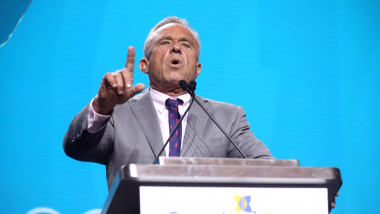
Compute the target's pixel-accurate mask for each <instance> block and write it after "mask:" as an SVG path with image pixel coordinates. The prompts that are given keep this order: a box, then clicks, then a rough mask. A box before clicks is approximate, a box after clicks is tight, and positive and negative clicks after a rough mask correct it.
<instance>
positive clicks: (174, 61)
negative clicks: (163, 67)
mask: <svg viewBox="0 0 380 214" xmlns="http://www.w3.org/2000/svg"><path fill="white" fill-rule="evenodd" d="M170 64H172V65H180V64H181V60H179V59H172V60H170Z"/></svg>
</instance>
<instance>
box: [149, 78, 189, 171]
mask: <svg viewBox="0 0 380 214" xmlns="http://www.w3.org/2000/svg"><path fill="white" fill-rule="evenodd" d="M178 84H179V85H180V86H181V88H182V89H183V87H186V88H188V84H187V82H186V81H185V80H180V81H179V83H178ZM184 90H185V89H184ZM185 91H187V90H185ZM187 92H188V93H189V94H190V96H191V101H190V105H189V107H187V109H186V111H185V113H183V115H182V116H181V118H180V119H179V120H178V123H177V124H176V125H175V126H174V129H173V130H172V132H171V133H170V136H169V137H168V139H167V140H166V142H165V144H164V146H163V147H162V148H161V150H160V152H159V153H158V155H157V156H156V159H154V162H153V164H159V158H160V156H161V154H162V152H163V151H164V150H165V148H166V146H167V145H168V143H169V142H170V138H172V137H173V135H174V133H175V132H176V131H177V129H178V127H179V124H181V122H182V120H183V118H185V115H186V114H187V112H188V111H189V109H190V108H191V106H192V105H193V103H194V97H195V96H194V91H193V92H192V93H190V92H189V91H187ZM181 137H182V136H181Z"/></svg>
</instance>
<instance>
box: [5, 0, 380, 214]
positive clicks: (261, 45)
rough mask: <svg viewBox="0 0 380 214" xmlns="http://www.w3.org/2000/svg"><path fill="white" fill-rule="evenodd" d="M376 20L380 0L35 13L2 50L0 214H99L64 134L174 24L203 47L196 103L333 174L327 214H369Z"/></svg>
mask: <svg viewBox="0 0 380 214" xmlns="http://www.w3.org/2000/svg"><path fill="white" fill-rule="evenodd" d="M2 11H4V8H3V10H2ZM8 12H9V13H11V12H10V11H8ZM379 14H380V1H378V0H372V1H371V0H361V1H359V0H345V1H341V0H336V1H331V0H320V1H303V0H290V1H258V0H247V1H241V0H237V1H203V0H192V1H172V0H168V1H149V0H148V1H102V2H100V1H98V2H97V1H95V2H94V1H89V0H85V1H77V0H64V1H33V2H32V3H31V5H30V7H29V9H28V10H27V11H26V14H25V16H24V17H23V19H22V21H21V22H20V24H19V25H18V27H17V29H16V31H15V32H14V34H13V37H12V38H11V39H10V40H9V41H8V43H7V44H5V45H4V46H2V47H1V48H0V72H1V82H0V102H1V105H0V109H1V118H2V122H1V123H0V130H1V143H0V168H1V176H0V185H1V188H0V189H1V194H0V212H1V213H9V214H11V213H15V214H18V213H28V214H32V213H61V214H72V213H79V214H83V213H86V214H90V213H98V212H99V209H101V208H102V206H103V203H104V201H105V199H106V196H107V193H108V192H107V185H106V177H105V167H104V166H103V165H98V164H94V163H85V162H78V161H75V160H73V159H70V158H68V157H66V156H65V154H64V152H63V149H62V139H63V136H64V134H65V132H66V130H67V128H68V125H69V123H70V121H71V120H72V118H73V117H74V116H75V114H76V113H77V112H78V111H80V110H81V109H82V108H83V107H84V106H85V105H86V104H87V103H88V102H89V101H90V100H91V99H92V98H93V97H94V95H95V94H96V93H97V90H98V86H99V84H100V81H101V78H102V76H103V75H104V74H105V73H106V72H112V71H114V70H116V69H120V68H122V67H123V66H124V63H125V59H126V54H127V48H128V46H130V45H132V46H134V47H135V48H136V60H139V59H140V58H142V57H143V52H142V49H143V43H144V40H145V38H146V36H147V34H148V32H149V31H150V28H151V27H153V26H154V24H156V22H158V21H159V20H161V19H162V18H164V17H166V16H171V15H176V16H179V17H182V18H186V19H188V20H189V22H190V24H191V25H193V26H194V28H195V29H196V30H197V31H198V32H199V35H200V39H201V43H202V52H201V57H200V61H201V62H202V65H203V67H202V73H201V75H200V77H199V78H198V89H197V93H198V94H199V95H202V96H204V97H207V98H211V99H214V100H219V101H224V102H229V103H233V104H236V105H241V106H243V107H244V109H245V110H246V113H247V117H248V120H249V121H250V123H251V125H252V130H253V132H254V133H255V134H256V135H257V137H258V138H259V139H261V140H262V141H264V142H265V144H266V145H267V146H268V147H269V148H270V150H271V151H272V153H273V155H274V156H275V157H277V158H281V159H299V160H300V163H301V165H302V166H331V167H338V168H340V170H341V172H342V176H343V181H344V183H343V186H342V189H341V190H340V196H339V197H338V198H337V208H336V209H335V210H334V211H333V212H332V213H336V214H339V213H344V214H350V213H352V214H353V213H377V212H378V210H379V208H380V206H379V204H380V187H379V185H378V181H379V177H380V167H379V164H380V160H379V156H380V152H379V151H380V107H379V106H380V19H379V18H380V17H379V16H380V15H379ZM3 21H4V20H3ZM134 79H135V83H139V82H142V83H145V84H146V85H148V77H147V76H146V75H145V74H143V73H142V72H140V71H139V70H138V69H137V67H135V77H134ZM38 207H39V208H40V209H36V208H38Z"/></svg>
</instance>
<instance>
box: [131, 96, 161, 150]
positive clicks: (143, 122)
mask: <svg viewBox="0 0 380 214" xmlns="http://www.w3.org/2000/svg"><path fill="white" fill-rule="evenodd" d="M132 100H133V101H134V102H133V103H131V109H132V111H133V113H134V114H135V116H136V119H137V120H138V121H139V123H140V126H141V128H142V129H143V131H144V133H145V136H146V138H147V140H148V143H149V145H150V147H151V149H152V152H153V153H154V156H155V157H157V155H158V153H159V152H160V150H161V148H162V146H163V144H164V143H163V142H162V134H161V128H160V124H159V123H158V116H157V112H156V110H155V108H154V105H153V101H152V99H151V97H150V93H149V89H148V90H146V92H143V93H142V94H140V95H139V96H136V97H134V98H132ZM161 156H165V152H163V153H162V154H161Z"/></svg>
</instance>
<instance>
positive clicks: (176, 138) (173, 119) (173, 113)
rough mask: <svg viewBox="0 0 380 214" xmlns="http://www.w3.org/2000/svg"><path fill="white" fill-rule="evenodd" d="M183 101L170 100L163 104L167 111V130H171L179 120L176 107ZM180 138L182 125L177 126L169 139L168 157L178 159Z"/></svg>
mask: <svg viewBox="0 0 380 214" xmlns="http://www.w3.org/2000/svg"><path fill="white" fill-rule="evenodd" d="M182 104H183V101H182V100H180V99H177V100H172V99H170V98H169V99H167V100H166V102H165V105H166V108H167V109H168V111H169V130H170V133H172V130H173V129H174V127H175V126H176V125H177V123H178V120H179V118H180V117H181V116H180V115H179V112H178V105H182ZM181 138H182V124H180V125H179V127H178V129H177V130H176V132H175V133H174V135H173V137H172V138H171V139H170V144H169V156H170V157H179V155H180V152H181Z"/></svg>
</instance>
